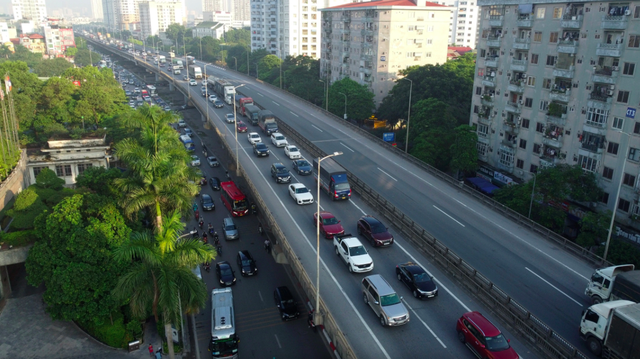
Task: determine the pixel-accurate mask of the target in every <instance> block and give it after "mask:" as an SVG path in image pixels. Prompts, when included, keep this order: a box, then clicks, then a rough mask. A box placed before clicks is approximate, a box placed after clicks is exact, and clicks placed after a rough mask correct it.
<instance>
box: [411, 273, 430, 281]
mask: <svg viewBox="0 0 640 359" xmlns="http://www.w3.org/2000/svg"><path fill="white" fill-rule="evenodd" d="M413 280H414V281H415V282H416V283H424V282H429V281H431V277H429V275H428V274H427V273H415V274H414V275H413Z"/></svg>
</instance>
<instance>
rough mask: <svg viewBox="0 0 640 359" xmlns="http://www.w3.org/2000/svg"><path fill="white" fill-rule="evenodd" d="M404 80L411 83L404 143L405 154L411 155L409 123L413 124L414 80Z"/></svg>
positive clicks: (404, 78)
mask: <svg viewBox="0 0 640 359" xmlns="http://www.w3.org/2000/svg"><path fill="white" fill-rule="evenodd" d="M402 80H407V81H409V82H411V85H409V110H408V112H407V136H406V139H405V141H404V152H405V153H409V122H411V93H412V92H413V80H411V79H408V78H406V77H403V78H402Z"/></svg>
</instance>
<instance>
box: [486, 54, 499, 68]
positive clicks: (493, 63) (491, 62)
mask: <svg viewBox="0 0 640 359" xmlns="http://www.w3.org/2000/svg"><path fill="white" fill-rule="evenodd" d="M498 59H499V57H497V56H495V57H485V58H484V65H485V66H486V67H498Z"/></svg>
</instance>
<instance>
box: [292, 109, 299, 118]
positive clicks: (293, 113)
mask: <svg viewBox="0 0 640 359" xmlns="http://www.w3.org/2000/svg"><path fill="white" fill-rule="evenodd" d="M289 113H290V114H292V115H294V116H296V117H298V118H300V116H298V115H296V114H295V112H293V111H289Z"/></svg>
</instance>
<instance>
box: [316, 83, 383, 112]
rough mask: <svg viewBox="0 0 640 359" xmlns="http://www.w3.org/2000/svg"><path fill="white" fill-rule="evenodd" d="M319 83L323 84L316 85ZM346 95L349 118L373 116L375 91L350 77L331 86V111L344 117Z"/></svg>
mask: <svg viewBox="0 0 640 359" xmlns="http://www.w3.org/2000/svg"><path fill="white" fill-rule="evenodd" d="M319 85H321V84H320V83H318V84H316V86H318V87H320V86H319ZM343 94H344V95H343ZM345 95H346V103H347V106H346V114H347V117H348V118H352V119H356V120H364V119H366V118H369V117H370V116H371V113H372V111H373V109H374V108H375V105H374V102H373V97H374V95H373V92H371V91H369V89H368V87H367V86H365V85H360V84H359V83H357V82H355V81H353V80H352V79H350V78H348V77H345V78H343V79H342V80H340V81H336V82H334V83H333V84H331V86H330V87H329V112H331V113H333V114H334V115H336V116H340V117H343V115H344V113H345Z"/></svg>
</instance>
